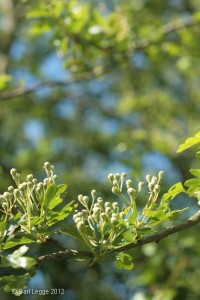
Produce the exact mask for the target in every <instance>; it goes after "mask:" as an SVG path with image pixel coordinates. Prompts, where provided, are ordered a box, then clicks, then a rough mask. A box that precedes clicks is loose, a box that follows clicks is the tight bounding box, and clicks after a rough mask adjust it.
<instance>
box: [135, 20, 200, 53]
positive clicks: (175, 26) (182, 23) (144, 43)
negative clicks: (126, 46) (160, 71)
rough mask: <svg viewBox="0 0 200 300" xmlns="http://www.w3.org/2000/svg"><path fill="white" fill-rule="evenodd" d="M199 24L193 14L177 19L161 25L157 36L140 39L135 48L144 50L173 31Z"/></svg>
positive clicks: (199, 21)
mask: <svg viewBox="0 0 200 300" xmlns="http://www.w3.org/2000/svg"><path fill="white" fill-rule="evenodd" d="M198 24H200V20H197V19H195V18H194V17H193V16H189V17H185V18H181V19H179V20H177V21H174V22H170V23H168V24H166V25H164V26H163V27H161V28H160V29H158V32H157V33H155V36H154V37H152V38H151V39H143V40H140V41H138V42H137V43H136V45H135V46H134V48H133V50H142V49H144V48H146V47H148V46H150V45H152V44H154V43H156V42H157V41H159V40H160V39H162V38H163V37H165V36H166V35H167V34H169V33H173V32H176V31H179V30H181V29H184V28H186V27H191V26H195V25H198Z"/></svg>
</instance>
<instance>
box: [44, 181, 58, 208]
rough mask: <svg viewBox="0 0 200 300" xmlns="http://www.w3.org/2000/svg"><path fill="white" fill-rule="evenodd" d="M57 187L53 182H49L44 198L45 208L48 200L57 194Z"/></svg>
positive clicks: (48, 202)
mask: <svg viewBox="0 0 200 300" xmlns="http://www.w3.org/2000/svg"><path fill="white" fill-rule="evenodd" d="M57 191H58V188H57V186H56V185H55V184H54V183H51V184H50V185H49V186H48V188H47V190H46V194H45V198H44V208H45V209H47V208H48V207H49V204H50V202H51V201H52V200H53V199H54V198H55V197H56V196H57Z"/></svg>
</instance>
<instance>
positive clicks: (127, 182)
mask: <svg viewBox="0 0 200 300" xmlns="http://www.w3.org/2000/svg"><path fill="white" fill-rule="evenodd" d="M131 185H132V180H130V179H128V180H126V187H127V188H130V187H131Z"/></svg>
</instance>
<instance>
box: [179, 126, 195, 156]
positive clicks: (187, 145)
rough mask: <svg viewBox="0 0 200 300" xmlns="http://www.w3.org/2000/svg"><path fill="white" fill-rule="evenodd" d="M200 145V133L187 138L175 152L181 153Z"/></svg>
mask: <svg viewBox="0 0 200 300" xmlns="http://www.w3.org/2000/svg"><path fill="white" fill-rule="evenodd" d="M199 143H200V131H199V132H197V133H196V134H195V135H194V136H193V137H189V138H188V139H186V140H185V142H184V143H183V144H181V145H180V146H179V148H178V150H177V151H176V152H177V153H180V152H183V151H184V150H186V149H188V148H190V147H192V146H194V145H196V144H199Z"/></svg>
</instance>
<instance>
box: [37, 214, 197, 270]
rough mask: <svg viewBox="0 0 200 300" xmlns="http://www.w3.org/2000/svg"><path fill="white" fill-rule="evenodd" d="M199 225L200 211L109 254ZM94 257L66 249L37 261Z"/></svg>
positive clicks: (87, 253)
mask: <svg viewBox="0 0 200 300" xmlns="http://www.w3.org/2000/svg"><path fill="white" fill-rule="evenodd" d="M199 223H200V210H199V211H198V212H197V213H196V214H195V215H193V216H192V217H190V218H189V219H188V220H186V221H185V222H183V223H180V224H177V225H174V226H171V227H168V228H167V229H165V230H163V231H161V232H159V233H156V234H153V235H150V236H148V237H146V238H144V239H141V240H138V241H136V242H133V243H130V244H128V245H125V246H122V247H119V248H117V249H112V250H110V251H109V252H108V253H109V254H112V253H115V252H122V251H127V250H131V249H134V248H137V247H140V246H142V245H145V244H148V243H151V242H156V243H158V242H159V241H160V240H161V239H163V238H165V237H167V236H168V235H171V234H173V233H176V232H180V231H183V230H185V229H188V228H190V227H193V226H195V225H197V224H199ZM92 257H93V254H92V253H91V252H88V251H77V250H69V249H66V250H63V251H58V252H55V253H51V254H46V255H43V256H40V257H38V258H37V259H36V260H37V263H38V264H40V263H42V262H45V261H48V260H52V259H61V258H62V259H66V260H74V259H87V258H90V259H91V258H92Z"/></svg>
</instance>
